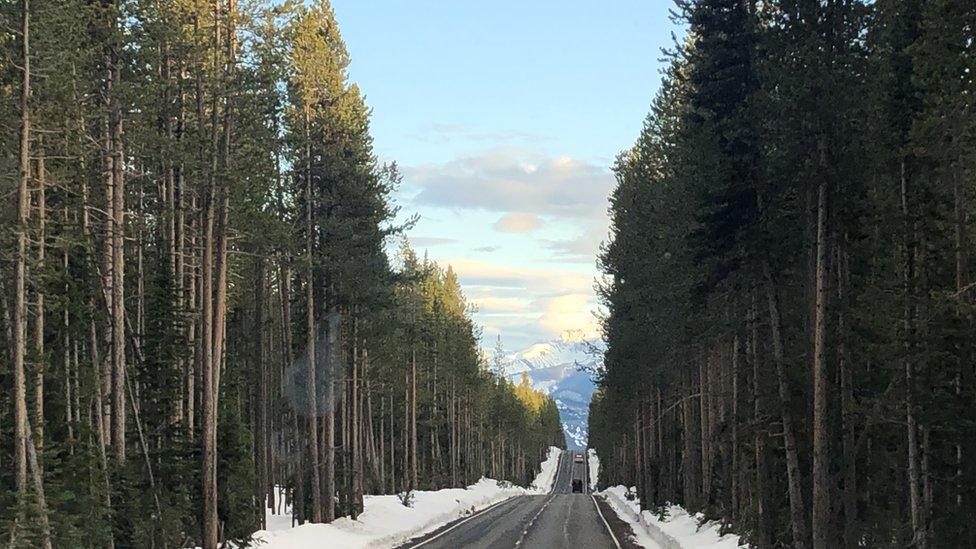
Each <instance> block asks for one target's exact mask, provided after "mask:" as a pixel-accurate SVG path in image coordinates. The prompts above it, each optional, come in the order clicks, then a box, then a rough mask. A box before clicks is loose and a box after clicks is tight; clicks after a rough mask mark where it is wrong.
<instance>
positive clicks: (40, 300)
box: [34, 149, 47, 466]
mask: <svg viewBox="0 0 976 549" xmlns="http://www.w3.org/2000/svg"><path fill="white" fill-rule="evenodd" d="M46 186H47V170H46V168H45V159H44V150H43V149H40V150H39V151H38V158H37V270H38V271H41V273H43V271H44V262H45V261H46V254H47V250H46V249H45V248H46V246H47V244H46V234H45V232H46V228H47V227H46V226H47V190H46V189H45V187H46ZM35 287H36V288H37V289H36V290H35V291H34V301H35V310H36V311H37V312H36V314H35V315H34V355H35V356H36V357H37V364H36V365H35V370H34V446H35V447H36V448H37V453H38V454H40V455H41V456H43V455H44V370H45V367H46V366H47V357H45V356H44V285H43V284H41V283H37V284H36V285H35ZM39 466H43V462H39Z"/></svg>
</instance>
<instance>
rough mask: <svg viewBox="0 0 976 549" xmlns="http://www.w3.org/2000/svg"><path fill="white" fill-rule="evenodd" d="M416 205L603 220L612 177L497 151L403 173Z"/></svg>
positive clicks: (565, 162)
mask: <svg viewBox="0 0 976 549" xmlns="http://www.w3.org/2000/svg"><path fill="white" fill-rule="evenodd" d="M404 173H405V174H406V180H407V183H408V184H409V185H411V186H413V187H415V188H416V189H417V190H418V192H417V193H416V195H414V197H413V200H414V201H415V202H416V203H417V204H418V205H433V206H446V207H456V208H470V209H483V210H489V211H497V212H513V211H517V212H527V213H534V214H536V215H551V216H557V217H565V218H573V219H580V218H587V219H599V218H603V217H605V216H606V210H607V196H608V195H609V192H610V189H611V188H612V185H613V176H612V174H611V173H610V171H609V170H608V169H607V168H605V167H602V166H597V165H594V164H590V163H588V162H585V161H583V160H578V159H574V158H569V157H565V156H564V157H557V158H553V157H546V156H543V155H539V154H536V153H531V152H528V151H526V150H523V149H518V148H499V149H493V150H490V151H488V152H486V153H484V154H481V155H477V156H466V157H461V158H457V159H455V160H452V161H450V162H447V163H444V164H426V165H422V166H416V167H412V168H405V169H404Z"/></svg>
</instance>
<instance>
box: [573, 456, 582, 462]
mask: <svg viewBox="0 0 976 549" xmlns="http://www.w3.org/2000/svg"><path fill="white" fill-rule="evenodd" d="M573 461H574V462H576V463H583V454H576V455H574V456H573Z"/></svg>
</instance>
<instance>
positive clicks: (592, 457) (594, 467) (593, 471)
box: [586, 448, 600, 491]
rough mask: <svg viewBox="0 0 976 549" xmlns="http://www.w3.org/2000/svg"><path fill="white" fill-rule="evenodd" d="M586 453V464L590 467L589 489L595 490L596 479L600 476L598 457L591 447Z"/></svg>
mask: <svg viewBox="0 0 976 549" xmlns="http://www.w3.org/2000/svg"><path fill="white" fill-rule="evenodd" d="M586 453H587V456H586V457H587V460H588V461H587V466H589V468H590V491H595V490H596V483H597V479H598V478H599V477H600V458H599V456H597V455H596V450H594V449H593V448H590V449H589V450H587V451H586Z"/></svg>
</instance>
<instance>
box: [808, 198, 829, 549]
mask: <svg viewBox="0 0 976 549" xmlns="http://www.w3.org/2000/svg"><path fill="white" fill-rule="evenodd" d="M816 239H817V242H816V272H815V277H814V278H815V284H816V291H815V295H814V299H815V303H814V321H813V520H812V528H811V530H812V532H813V547H814V549H827V548H828V545H829V543H830V499H831V498H830V470H829V465H830V455H829V454H828V451H829V444H830V439H829V432H828V430H829V429H830V425H829V411H828V410H827V406H828V402H827V391H828V389H829V387H828V385H829V383H830V379H829V375H830V374H829V372H828V368H827V356H826V354H827V349H826V347H827V343H826V338H827V241H826V240H827V184H826V182H825V181H823V180H821V181H820V185H819V188H818V189H817V233H816Z"/></svg>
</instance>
